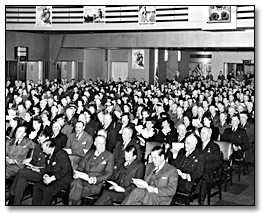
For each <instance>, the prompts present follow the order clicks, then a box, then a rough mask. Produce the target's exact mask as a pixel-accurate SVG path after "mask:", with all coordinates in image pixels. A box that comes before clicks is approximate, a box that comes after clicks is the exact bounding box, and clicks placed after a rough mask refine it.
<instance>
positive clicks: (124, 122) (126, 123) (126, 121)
mask: <svg viewBox="0 0 270 221" xmlns="http://www.w3.org/2000/svg"><path fill="white" fill-rule="evenodd" d="M130 121H131V120H130V117H129V114H128V113H123V114H122V116H121V123H118V125H116V130H117V131H118V133H117V140H122V133H123V129H124V128H125V127H131V128H132V129H134V126H135V125H134V124H133V123H132V122H130Z"/></svg>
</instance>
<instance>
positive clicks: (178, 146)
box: [172, 142, 184, 151]
mask: <svg viewBox="0 0 270 221" xmlns="http://www.w3.org/2000/svg"><path fill="white" fill-rule="evenodd" d="M182 148H184V143H176V142H173V143H172V149H174V150H176V151H179V150H180V149H182Z"/></svg>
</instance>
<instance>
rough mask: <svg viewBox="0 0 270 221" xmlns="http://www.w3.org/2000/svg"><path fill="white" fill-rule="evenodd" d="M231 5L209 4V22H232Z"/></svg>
mask: <svg viewBox="0 0 270 221" xmlns="http://www.w3.org/2000/svg"><path fill="white" fill-rule="evenodd" d="M230 21H231V7H230V6H221V5H220V6H215V5H212V6H209V23H212V22H230Z"/></svg>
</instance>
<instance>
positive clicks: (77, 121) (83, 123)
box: [76, 120, 84, 126]
mask: <svg viewBox="0 0 270 221" xmlns="http://www.w3.org/2000/svg"><path fill="white" fill-rule="evenodd" d="M78 123H82V125H83V126H84V122H82V121H80V120H79V121H77V122H76V124H78Z"/></svg>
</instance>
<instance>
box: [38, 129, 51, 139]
mask: <svg viewBox="0 0 270 221" xmlns="http://www.w3.org/2000/svg"><path fill="white" fill-rule="evenodd" d="M42 136H44V137H50V134H49V133H48V131H47V130H42V131H41V132H40V134H39V137H42Z"/></svg>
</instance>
